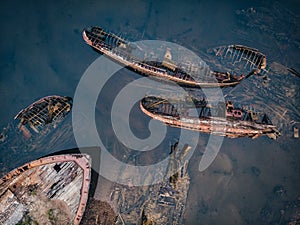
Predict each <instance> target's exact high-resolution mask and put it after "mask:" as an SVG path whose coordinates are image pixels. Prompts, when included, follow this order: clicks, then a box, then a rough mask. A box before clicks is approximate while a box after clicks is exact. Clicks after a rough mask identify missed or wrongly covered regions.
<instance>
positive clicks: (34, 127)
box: [14, 95, 72, 138]
mask: <svg viewBox="0 0 300 225" xmlns="http://www.w3.org/2000/svg"><path fill="white" fill-rule="evenodd" d="M71 109H72V98H71V97H66V96H57V95H52V96H46V97H44V98H41V99H39V100H38V101H36V102H34V103H32V104H31V105H29V106H28V107H26V108H25V109H22V110H21V111H20V112H19V113H18V114H17V115H16V116H15V118H14V119H15V120H18V121H19V124H18V128H19V130H20V131H22V133H23V134H24V136H25V137H27V138H29V137H31V135H32V131H33V132H35V133H39V132H41V131H42V130H44V128H45V127H46V126H52V127H56V126H57V124H58V123H59V122H60V121H61V120H62V118H63V117H65V116H66V115H67V114H68V113H69V112H70V111H71Z"/></svg>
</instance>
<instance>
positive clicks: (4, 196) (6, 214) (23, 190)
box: [0, 154, 91, 225]
mask: <svg viewBox="0 0 300 225" xmlns="http://www.w3.org/2000/svg"><path fill="white" fill-rule="evenodd" d="M90 176H91V161H90V157H89V156H88V155H87V154H70V155H57V156H49V157H45V158H41V159H38V160H35V161H32V162H30V163H27V164H25V165H23V166H21V167H19V168H17V169H15V170H13V171H11V172H10V173H8V174H7V175H6V176H4V177H2V178H1V180H0V215H1V216H0V224H16V223H18V222H20V221H22V220H24V218H25V220H26V221H28V220H29V221H31V222H36V223H38V224H46V223H49V222H53V221H56V222H58V221H60V224H76V225H78V224H79V223H80V220H81V218H82V216H83V213H84V211H85V206H86V203H87V199H88V191H89V184H90ZM23 222H24V221H23Z"/></svg>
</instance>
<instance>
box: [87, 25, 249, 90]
mask: <svg viewBox="0 0 300 225" xmlns="http://www.w3.org/2000/svg"><path fill="white" fill-rule="evenodd" d="M82 35H83V39H84V40H85V42H86V43H87V44H88V45H90V46H91V47H92V48H94V49H95V50H97V51H99V52H100V53H102V54H104V55H106V56H108V57H109V58H111V59H113V60H114V61H116V62H117V63H119V64H121V65H124V66H126V67H127V68H129V69H131V70H134V71H136V72H138V73H140V74H142V75H145V76H151V77H155V78H159V79H164V80H169V81H173V82H176V83H178V84H180V85H182V86H188V87H228V86H235V85H237V84H239V83H240V82H241V81H242V80H243V79H244V78H245V75H244V74H241V75H236V74H231V73H229V72H219V71H213V70H211V69H209V67H208V66H207V65H206V68H205V70H203V68H200V67H198V68H195V69H197V70H198V72H197V73H196V74H194V73H190V72H186V70H185V69H183V68H182V67H181V66H180V65H178V64H177V63H175V62H173V61H172V60H171V50H170V49H168V48H167V49H166V52H165V56H164V59H163V60H162V62H156V61H155V62H152V61H145V60H144V59H140V58H139V57H137V56H135V55H134V54H132V50H133V49H142V48H140V47H139V46H135V44H133V43H131V42H129V41H126V40H124V39H122V38H121V37H118V36H117V35H115V34H113V33H109V32H106V31H105V30H103V29H102V28H100V27H91V28H89V29H85V30H83V34H82ZM179 64H180V63H179ZM192 74H193V75H192Z"/></svg>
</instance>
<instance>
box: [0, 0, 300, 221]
mask: <svg viewBox="0 0 300 225" xmlns="http://www.w3.org/2000/svg"><path fill="white" fill-rule="evenodd" d="M299 9H300V5H299V3H298V2H297V1H281V2H273V1H251V2H239V1H225V2H223V1H216V2H210V1H189V3H184V2H181V1H162V2H158V1H112V2H104V1H103V2H102V1H88V2H85V3H84V2H81V1H77V2H71V1H62V2H60V3H52V2H51V1H47V2H44V3H42V2H38V1H30V2H27V3H23V2H21V1H19V2H11V3H9V2H6V3H2V4H1V10H0V11H1V13H0V24H1V29H2V35H1V42H0V49H1V52H0V54H1V55H0V57H1V61H0V104H1V111H0V118H1V119H0V126H1V127H6V126H7V124H8V123H10V122H11V121H12V119H13V117H14V116H15V115H16V114H17V113H18V112H19V110H21V109H22V108H24V107H26V106H28V105H29V104H31V103H32V102H33V101H35V100H37V99H39V98H41V97H43V96H46V95H52V94H57V95H66V96H71V97H73V96H74V93H75V90H76V87H77V84H78V82H79V80H80V78H81V76H82V74H83V73H84V71H85V70H86V69H87V68H88V66H89V65H90V64H91V63H92V62H93V61H94V60H95V59H96V58H97V57H98V56H99V55H98V54H97V53H96V52H95V51H93V50H92V49H91V48H90V47H88V46H87V45H86V44H85V43H84V41H83V39H82V36H81V31H82V29H83V28H85V27H88V26H91V25H99V26H102V27H104V28H106V29H109V30H111V31H113V32H115V33H118V34H121V35H122V36H124V37H126V38H129V39H130V40H134V41H136V40H143V39H158V40H165V41H170V42H175V43H177V44H180V45H183V46H184V47H186V48H188V49H190V50H192V51H194V52H195V53H197V54H198V55H199V56H200V57H201V58H203V59H204V60H207V61H208V62H209V61H210V60H211V56H210V55H208V54H207V53H206V52H207V49H209V48H213V47H216V46H220V45H228V44H243V45H246V46H251V47H254V48H257V49H259V50H261V51H262V52H264V53H265V54H266V55H267V60H268V64H269V65H270V66H271V68H272V70H271V72H270V73H269V74H268V77H269V78H270V81H269V82H268V83H267V84H263V83H262V79H261V78H259V77H251V78H250V79H248V80H246V81H245V82H243V83H242V84H241V85H239V86H237V87H235V88H229V89H226V90H224V94H227V97H228V98H230V99H232V100H234V101H235V102H237V103H238V104H241V105H243V104H244V105H245V104H251V105H253V106H254V107H255V108H257V109H258V110H266V111H267V113H268V114H270V115H271V118H272V121H273V122H274V124H276V125H277V126H278V127H279V129H280V131H281V132H282V134H283V135H282V137H280V138H279V139H278V140H276V141H274V140H270V139H268V138H266V137H261V138H258V139H255V140H251V139H227V138H226V139H225V140H224V142H223V145H222V148H221V151H220V153H219V155H218V157H217V159H216V160H215V161H214V163H213V164H212V165H211V167H209V168H208V170H206V171H204V172H199V171H198V164H199V161H200V158H201V153H202V152H203V149H202V148H201V146H203V145H204V144H205V141H207V136H206V135H202V136H201V143H204V144H199V149H197V150H196V151H195V153H194V155H193V157H192V159H191V160H190V164H189V171H190V177H191V185H190V191H189V194H188V201H187V206H186V207H187V211H186V216H185V219H184V221H185V224H286V223H287V222H288V221H289V220H291V219H292V218H295V217H296V216H297V215H298V218H299V214H300V203H299V201H300V200H299V198H300V192H299V190H300V181H299V177H300V164H299V160H300V152H299V139H294V138H293V137H292V129H293V127H294V126H295V125H298V126H300V123H299V122H300V115H299V111H300V101H299V89H300V81H299V78H297V77H296V76H294V75H292V74H290V73H288V72H287V71H286V66H287V67H292V68H294V69H296V70H297V71H300V63H299V56H300V54H299V53H300V30H299V21H300V20H299ZM122 75H123V76H124V77H125V78H124V80H126V79H128V80H132V79H137V78H138V77H139V75H135V74H134V73H132V72H128V73H126V72H125V74H122ZM124 80H123V81H120V83H118V84H116V86H118V85H119V86H120V85H122V82H125V81H124ZM116 86H113V87H116ZM108 88H109V87H108ZM110 98H111V96H109V92H108V93H106V94H104V95H103V96H102V98H101V99H99V100H98V106H97V113H96V120H97V125H98V129H99V128H100V129H103V135H107V136H108V138H109V137H110V135H111V132H112V129H111V128H108V127H106V125H105V126H104V125H103V127H101V126H102V124H105V121H106V119H107V116H109V109H108V108H107V107H106V106H107V105H109V102H110V101H111V99H110ZM134 115H135V122H133V123H134V128H133V131H134V129H135V131H136V132H135V133H138V134H139V135H140V136H141V137H146V136H147V135H149V131H148V130H147V129H145V120H146V121H147V118H146V117H145V116H143V115H142V114H141V113H140V112H138V110H137V111H136V112H134ZM70 117H71V115H69V116H68V117H67V118H66V120H65V122H64V124H63V125H62V127H61V130H59V129H60V127H58V129H56V130H55V132H54V133H53V136H49V137H43V138H37V139H36V140H33V141H31V142H30V146H26V142H25V141H24V142H21V143H22V144H24V143H25V144H24V146H16V145H10V146H5V145H3V144H2V146H1V147H0V149H1V150H2V151H3V152H2V155H3V154H4V155H5V157H3V158H5V162H4V163H3V164H2V165H0V166H1V167H2V168H0V171H6V170H7V168H14V167H15V166H17V165H20V164H22V163H25V162H27V161H30V160H33V159H35V158H37V157H39V156H42V155H44V154H48V153H49V152H55V151H59V150H63V149H67V148H72V147H76V143H75V140H74V138H73V137H72V128H71V118H70ZM176 134H177V132H176V130H174V129H172V130H171V133H170V134H169V135H168V137H167V138H166V139H167V140H166V144H165V145H166V146H167V145H168V143H169V142H171V141H174V139H176V138H177V136H176ZM18 137H19V136H18V135H17V134H13V133H12V134H11V135H10V136H9V140H12V143H14V141H13V140H14V139H17V138H18ZM17 143H19V142H17ZM3 148H6V149H5V150H3ZM24 149H30V152H26V151H24V152H23V150H24ZM163 149H164V148H162V149H161V150H158V151H162V153H161V154H162V156H164V154H166V153H165V151H164V150H163ZM0 155H1V153H0ZM6 172H7V171H6ZM280 190H282V191H280Z"/></svg>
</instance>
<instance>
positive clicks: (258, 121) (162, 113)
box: [140, 96, 280, 139]
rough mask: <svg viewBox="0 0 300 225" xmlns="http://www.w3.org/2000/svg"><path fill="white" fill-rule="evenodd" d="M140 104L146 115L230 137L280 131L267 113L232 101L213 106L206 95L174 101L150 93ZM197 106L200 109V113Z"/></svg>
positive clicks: (272, 135)
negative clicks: (237, 104)
mask: <svg viewBox="0 0 300 225" xmlns="http://www.w3.org/2000/svg"><path fill="white" fill-rule="evenodd" d="M187 100H188V99H187ZM140 108H141V110H142V111H143V112H144V113H145V114H146V115H148V116H150V117H152V118H154V119H157V120H160V121H162V122H164V123H166V124H168V125H170V126H173V127H179V128H184V129H189V130H195V131H200V132H203V133H213V134H216V135H220V136H227V137H230V138H236V137H252V138H256V137H258V136H262V135H267V136H268V137H270V138H273V139H276V137H277V136H279V135H280V132H279V131H278V130H277V129H276V127H275V126H274V125H272V122H271V120H270V119H269V118H268V116H267V115H266V114H259V113H257V112H255V111H253V110H250V109H246V108H235V107H234V106H233V104H232V103H231V102H230V101H228V102H226V105H225V104H223V103H218V104H217V105H216V106H212V105H209V104H208V103H207V102H206V100H205V99H202V100H197V99H190V102H188V101H178V100H175V101H174V102H173V101H172V102H170V101H168V100H167V99H165V98H160V97H155V96H146V97H144V98H143V99H142V100H141V101H140ZM193 108H196V109H197V112H196V113H195V112H193V111H192V110H193Z"/></svg>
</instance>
